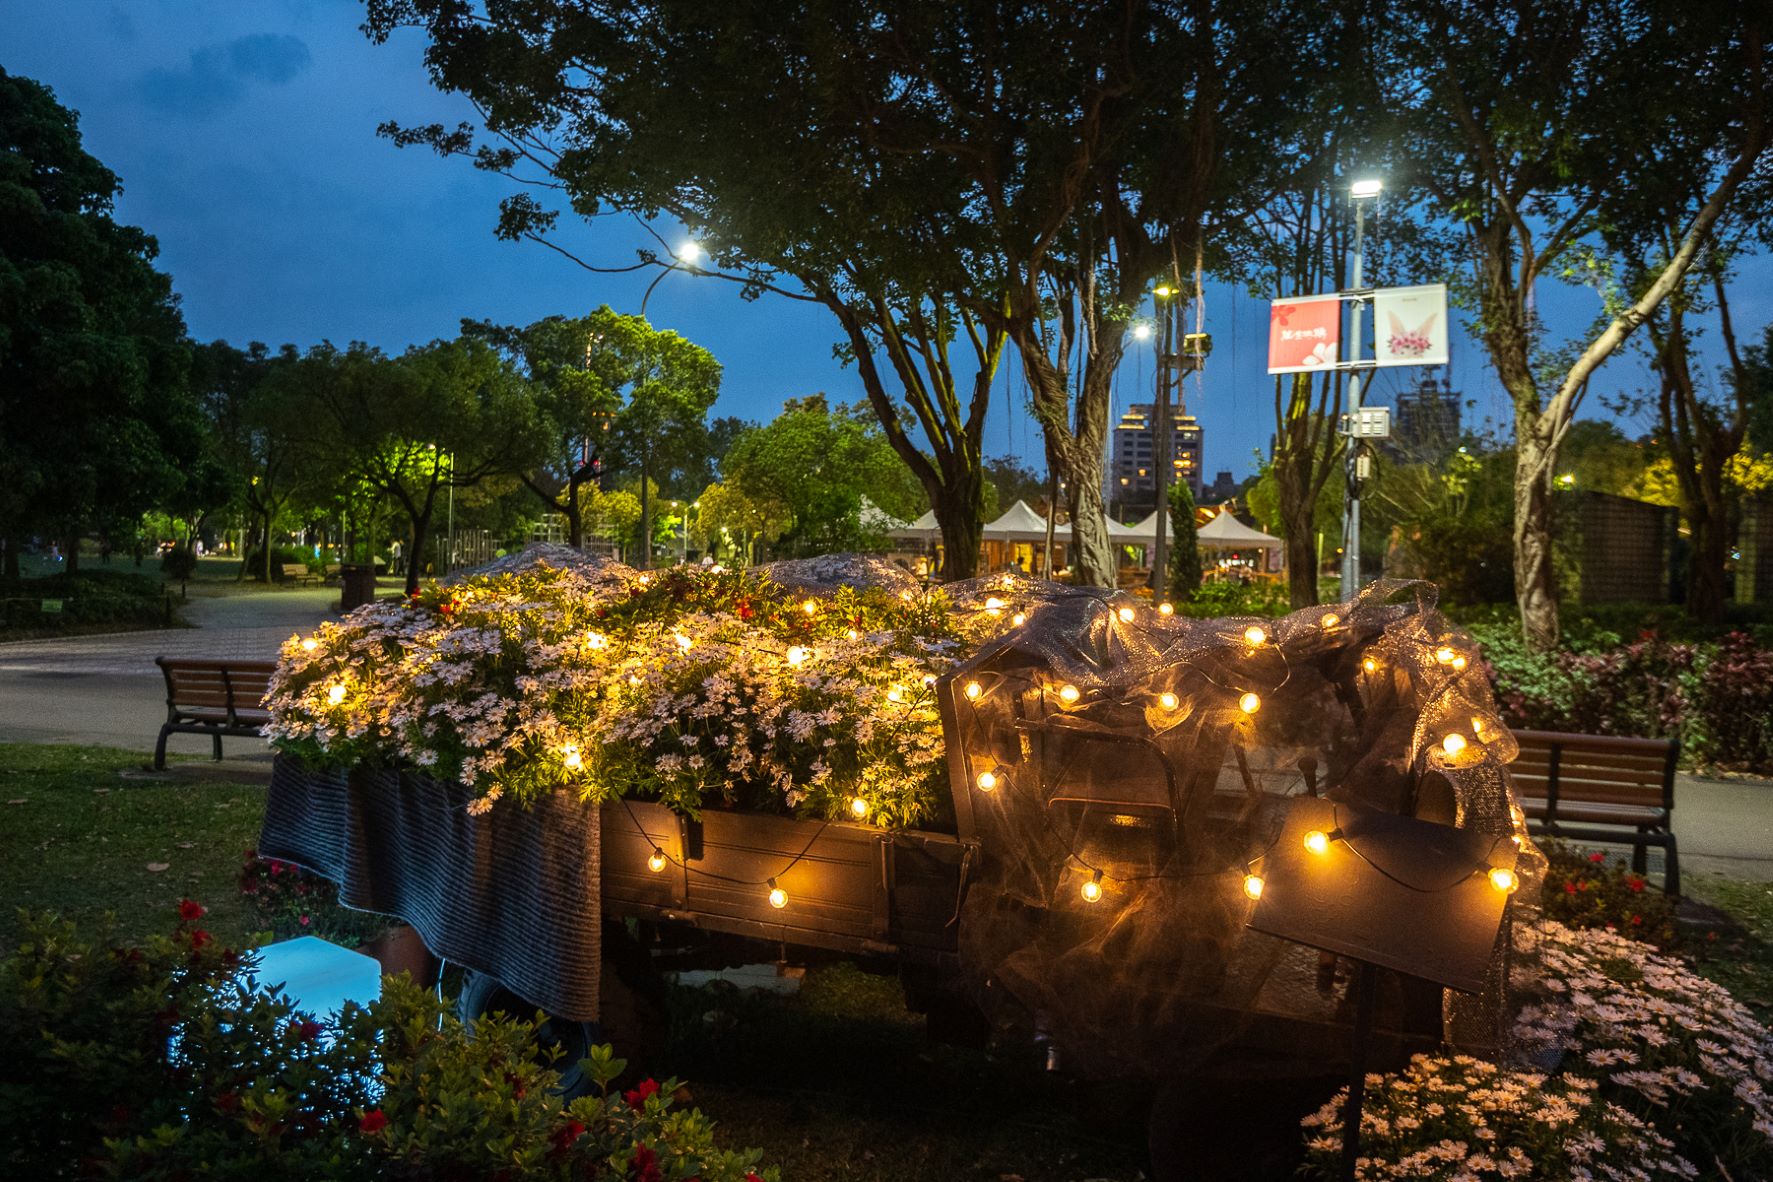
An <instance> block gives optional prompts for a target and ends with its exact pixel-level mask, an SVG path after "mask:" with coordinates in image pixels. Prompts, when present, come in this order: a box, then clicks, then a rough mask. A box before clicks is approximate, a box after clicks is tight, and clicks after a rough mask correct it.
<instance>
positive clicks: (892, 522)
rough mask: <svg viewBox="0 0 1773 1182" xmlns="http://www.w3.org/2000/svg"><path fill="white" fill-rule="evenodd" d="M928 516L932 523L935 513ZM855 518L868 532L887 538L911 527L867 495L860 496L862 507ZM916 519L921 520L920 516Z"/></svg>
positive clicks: (896, 535) (893, 536) (894, 536)
mask: <svg viewBox="0 0 1773 1182" xmlns="http://www.w3.org/2000/svg"><path fill="white" fill-rule="evenodd" d="M928 516H929V519H930V522H931V524H934V523H935V520H936V515H935V513H934V512H931V513H930V514H929V515H928ZM856 520H857V521H858V522H859V523H860V524H861V526H862V528H863V529H864V530H867V531H868V532H869V533H875V534H885V535H886V536H887V537H889V538H896V537H898V536H899V535H900V534H901V533H902V532H903V531H905V530H908V529H910V528H912V527H911V525H910V524H908V523H906V522H903V521H900V520H899V519H898V518H897V517H894V516H893V515H892V514H891V513H888V512H887V511H886V510H885V509H882V508H881V507H880V506H879V505H876V504H875V503H874V502H873V501H871V500H869V499H868V498H867V497H863V498H862V508H861V511H860V512H858V513H857V514H856ZM918 520H920V521H921V520H922V518H919V519H918Z"/></svg>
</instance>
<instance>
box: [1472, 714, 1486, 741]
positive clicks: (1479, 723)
mask: <svg viewBox="0 0 1773 1182" xmlns="http://www.w3.org/2000/svg"><path fill="white" fill-rule="evenodd" d="M1471 733H1472V734H1474V735H1476V736H1477V737H1478V738H1480V739H1481V738H1483V737H1484V720H1483V719H1481V718H1473V719H1472V720H1471Z"/></svg>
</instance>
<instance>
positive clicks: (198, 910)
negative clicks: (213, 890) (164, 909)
mask: <svg viewBox="0 0 1773 1182" xmlns="http://www.w3.org/2000/svg"><path fill="white" fill-rule="evenodd" d="M208 910H209V908H207V907H205V906H204V905H203V904H201V903H194V902H192V901H191V900H190V899H180V900H179V918H180V919H183V920H187V921H189V920H193V919H201V918H203V913H204V912H206V911H208Z"/></svg>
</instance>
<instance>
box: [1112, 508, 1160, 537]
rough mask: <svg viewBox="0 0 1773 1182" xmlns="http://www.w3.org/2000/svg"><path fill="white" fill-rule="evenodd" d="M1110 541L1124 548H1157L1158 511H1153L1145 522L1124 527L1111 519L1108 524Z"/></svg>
mask: <svg viewBox="0 0 1773 1182" xmlns="http://www.w3.org/2000/svg"><path fill="white" fill-rule="evenodd" d="M1108 540H1109V541H1111V542H1115V543H1118V544H1120V545H1123V546H1155V545H1156V544H1157V510H1156V509H1153V510H1152V511H1151V512H1150V513H1149V514H1147V515H1146V517H1145V520H1143V521H1140V522H1138V523H1136V524H1134V525H1122V524H1121V523H1120V522H1118V521H1115V520H1113V519H1110V520H1109V522H1108Z"/></svg>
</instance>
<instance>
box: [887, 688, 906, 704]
mask: <svg viewBox="0 0 1773 1182" xmlns="http://www.w3.org/2000/svg"><path fill="white" fill-rule="evenodd" d="M904 700H905V691H904V690H902V689H900V688H899V687H898V686H896V685H895V686H894V687H893V688H892V689H890V690H888V691H887V701H889V702H903V701H904Z"/></svg>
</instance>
